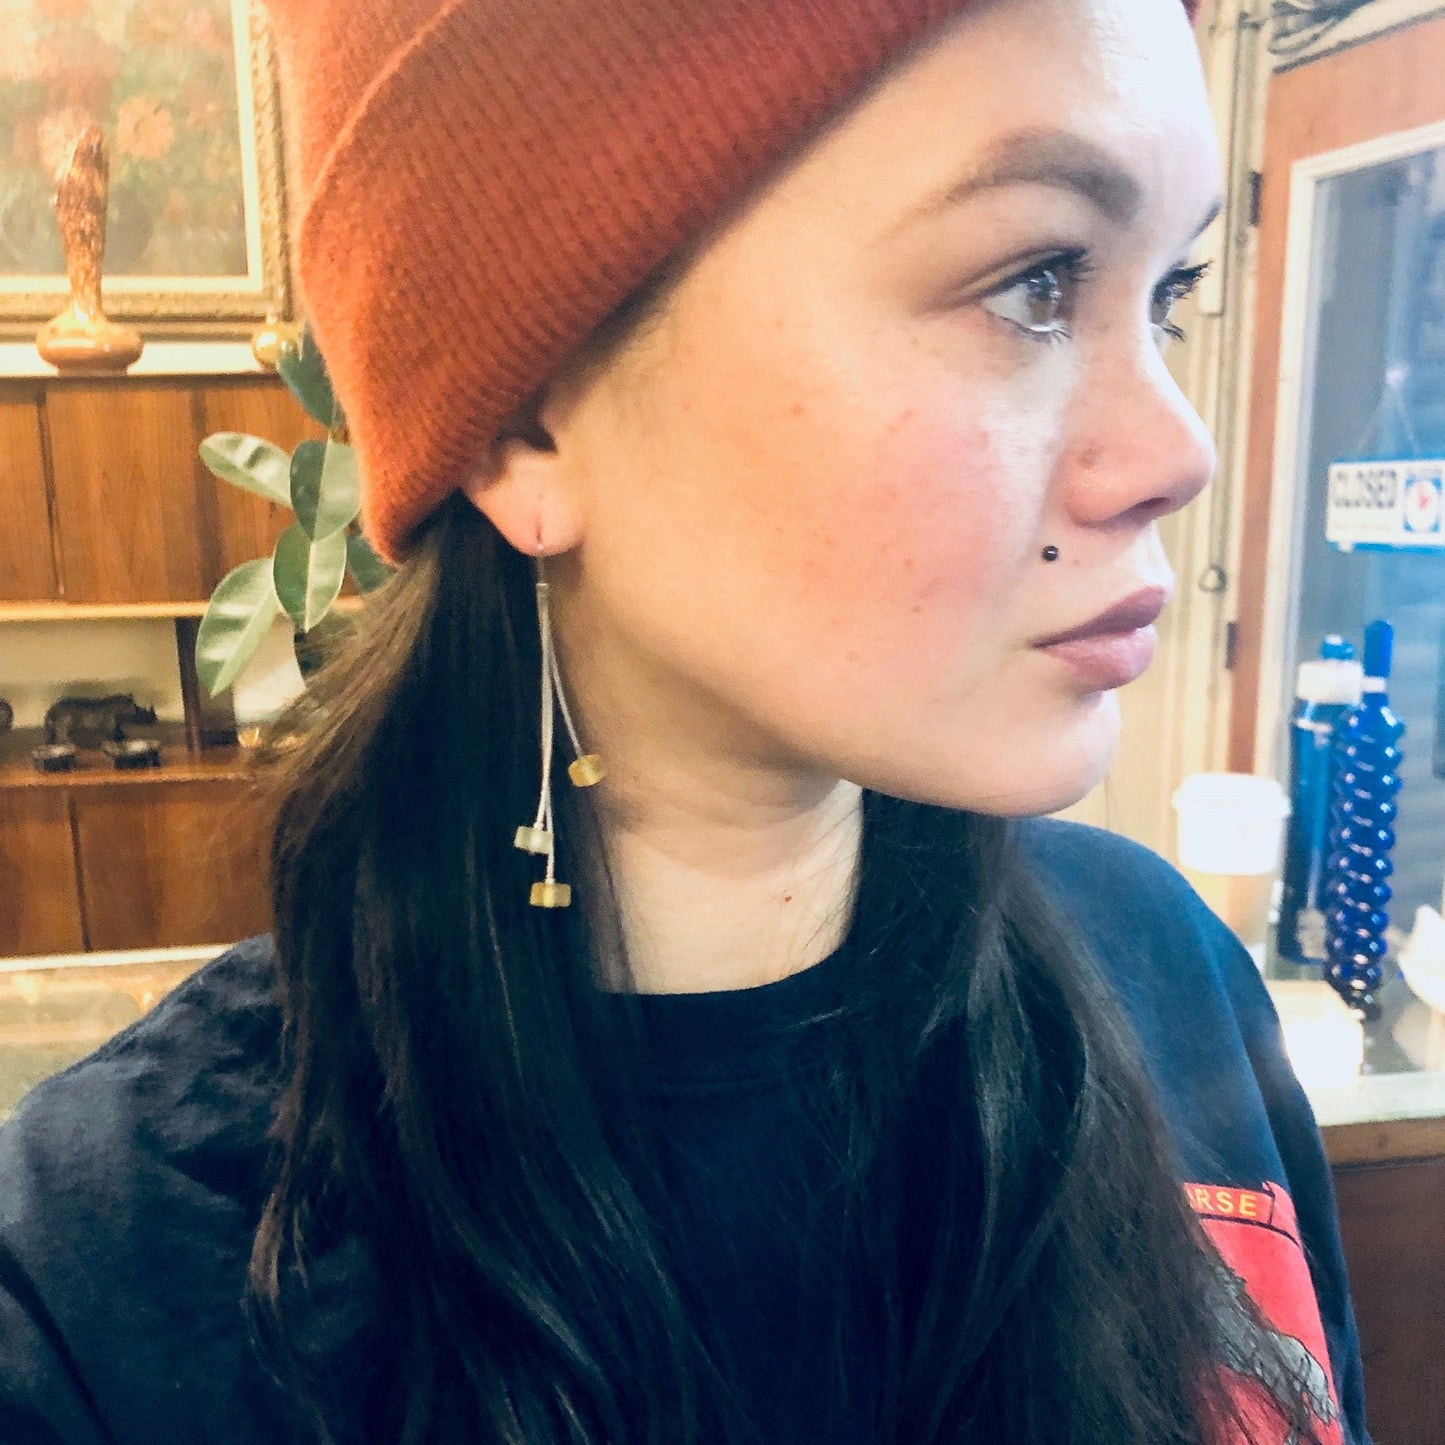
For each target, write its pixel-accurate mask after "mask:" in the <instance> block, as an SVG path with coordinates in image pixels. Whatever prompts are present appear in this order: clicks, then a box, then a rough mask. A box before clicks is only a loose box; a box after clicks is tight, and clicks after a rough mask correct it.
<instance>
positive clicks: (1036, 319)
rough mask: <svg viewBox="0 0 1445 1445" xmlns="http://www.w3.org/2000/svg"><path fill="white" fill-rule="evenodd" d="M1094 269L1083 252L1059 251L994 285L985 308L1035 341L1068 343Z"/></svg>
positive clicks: (985, 297)
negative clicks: (1083, 288)
mask: <svg viewBox="0 0 1445 1445" xmlns="http://www.w3.org/2000/svg"><path fill="white" fill-rule="evenodd" d="M1091 270H1092V267H1091V265H1090V263H1089V259H1088V256H1087V254H1086V253H1085V252H1084V251H1081V250H1080V251H1060V252H1058V253H1057V254H1056V255H1053V256H1046V257H1044V259H1043V260H1041V261H1036V262H1034V264H1033V265H1032V266H1030V267H1029V268H1028V269H1027V270H1025V271H1018V272H1015V273H1014V275H1012V276H1010V277H1008V278H1007V279H1006V280H1004V281H1003V282H1001V283H1000V284H999V285H998V286H995V287H994V289H993V290H992V291H990V292H989V293H988V294H987V295H986V296H984V297H983V305H984V308H985V309H986V310H987V311H989V312H991V313H992V314H993V315H994V316H997V317H998V318H999V319H1000V320H1001V321H1007V322H1008V323H1009V325H1011V326H1014V327H1017V328H1018V330H1020V331H1022V332H1023V333H1024V334H1025V335H1027V336H1031V337H1033V338H1035V339H1036V340H1039V341H1064V340H1067V338H1068V337H1069V335H1070V329H1069V328H1070V326H1071V325H1072V323H1073V319H1074V315H1075V313H1076V312H1077V310H1078V301H1079V289H1080V286H1081V285H1082V283H1083V280H1084V278H1085V277H1086V276H1087V275H1088V274H1089V273H1090V271H1091Z"/></svg>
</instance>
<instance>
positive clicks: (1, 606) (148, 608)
mask: <svg viewBox="0 0 1445 1445" xmlns="http://www.w3.org/2000/svg"><path fill="white" fill-rule="evenodd" d="M205 611H206V604H205V603H204V602H0V622H94V621H98V620H100V619H103V618H108V617H132V618H135V617H202V616H204V615H205Z"/></svg>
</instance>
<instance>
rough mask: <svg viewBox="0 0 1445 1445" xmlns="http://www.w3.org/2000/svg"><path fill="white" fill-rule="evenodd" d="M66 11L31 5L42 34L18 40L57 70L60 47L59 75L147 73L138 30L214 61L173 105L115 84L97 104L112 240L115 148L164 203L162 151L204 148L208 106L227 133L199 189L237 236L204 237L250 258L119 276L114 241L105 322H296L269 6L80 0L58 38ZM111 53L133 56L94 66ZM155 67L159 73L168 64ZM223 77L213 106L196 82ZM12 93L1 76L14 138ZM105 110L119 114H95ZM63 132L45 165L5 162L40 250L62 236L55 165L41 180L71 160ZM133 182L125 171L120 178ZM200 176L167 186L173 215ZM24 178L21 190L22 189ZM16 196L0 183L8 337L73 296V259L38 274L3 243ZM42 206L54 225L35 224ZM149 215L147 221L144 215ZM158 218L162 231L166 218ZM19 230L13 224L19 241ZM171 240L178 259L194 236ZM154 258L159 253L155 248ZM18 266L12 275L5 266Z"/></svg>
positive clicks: (241, 0)
mask: <svg viewBox="0 0 1445 1445" xmlns="http://www.w3.org/2000/svg"><path fill="white" fill-rule="evenodd" d="M56 9H57V7H56V6H55V5H54V4H53V3H52V4H50V5H47V6H42V5H40V4H34V5H33V11H34V14H35V16H36V17H37V18H36V20H35V24H34V26H33V33H32V34H30V35H25V34H21V35H20V36H19V44H20V45H21V46H22V47H23V46H24V45H25V44H26V43H27V42H28V43H30V44H32V45H35V46H37V47H39V46H42V45H43V44H49V46H50V48H51V55H50V57H49V61H48V64H49V73H52V74H53V73H54V71H55V69H56V68H57V62H56V59H55V56H56V52H57V50H58V54H59V64H60V65H61V66H62V67H63V65H64V63H65V62H66V60H67V59H68V58H69V57H71V56H74V57H75V59H76V63H77V65H79V64H80V63H81V62H82V60H88V61H89V62H90V63H91V65H92V66H93V67H94V68H95V70H96V73H98V74H99V75H100V77H101V81H102V83H103V81H104V78H105V76H106V74H107V73H110V74H111V75H112V76H113V75H114V72H115V69H116V68H117V67H119V66H124V67H127V68H128V69H124V70H122V71H121V74H136V73H140V74H145V73H146V72H145V71H144V70H141V71H139V72H137V70H136V64H137V62H136V44H135V40H134V37H133V36H131V35H130V34H129V33H128V32H129V30H131V29H134V28H135V27H136V26H140V25H148V26H150V27H151V32H154V33H156V34H158V35H163V38H164V42H165V45H166V49H165V51H164V54H165V56H166V57H167V58H173V57H175V56H176V55H177V54H180V55H181V56H182V57H183V58H184V54H185V52H184V49H183V44H184V41H185V40H186V38H187V37H188V36H192V35H193V36H195V38H196V39H197V41H198V43H199V42H201V41H204V42H205V43H206V44H207V46H208V48H209V51H210V54H209V55H208V56H207V57H206V63H207V65H208V66H209V67H210V69H209V70H203V69H202V68H201V66H200V64H199V62H198V64H197V66H196V67H195V74H194V75H191V76H190V77H189V79H188V80H187V82H186V83H187V84H188V86H189V92H188V94H189V100H188V99H187V97H186V95H185V94H182V93H181V90H180V81H177V82H176V84H177V90H176V93H175V94H174V95H168V94H166V93H165V91H164V80H162V82H160V83H159V84H155V85H152V86H151V93H149V94H144V95H137V94H134V93H133V94H131V96H130V98H129V99H128V100H127V101H126V102H124V103H122V104H119V105H117V99H116V93H114V92H118V90H119V83H118V82H117V83H116V86H115V87H114V92H107V93H106V95H105V100H104V103H103V105H101V104H98V103H97V104H94V105H93V109H92V118H93V119H94V120H95V122H96V123H99V124H100V125H101V127H102V129H103V130H104V131H105V132H106V139H107V142H108V144H109V145H110V146H111V147H112V152H111V155H112V159H111V207H112V222H111V230H112V233H114V231H115V220H114V217H115V214H116V210H115V207H116V200H117V196H116V186H117V164H116V162H117V154H116V147H117V141H121V142H123V143H125V144H123V145H122V147H121V150H122V155H121V157H120V158H121V160H122V162H123V165H124V164H127V163H129V162H131V161H132V159H133V158H134V157H136V156H137V155H138V156H139V157H140V159H138V160H134V165H133V169H134V170H136V171H140V170H141V168H142V166H144V168H145V170H144V176H145V179H146V180H147V181H149V183H150V193H151V194H152V195H154V194H156V193H157V190H158V188H159V187H164V186H165V185H166V184H167V178H166V176H165V170H164V166H165V157H164V156H158V155H157V154H156V152H157V150H158V149H159V148H160V147H161V146H166V147H169V148H170V149H172V150H173V151H176V152H179V151H180V150H181V149H182V147H183V146H190V147H192V149H194V145H195V143H196V130H195V120H196V117H197V114H198V109H199V108H204V111H205V117H204V118H207V119H210V120H212V121H213V122H215V123H216V132H217V133H216V135H215V136H213V137H212V140H211V150H210V151H209V152H208V153H207V161H206V172H207V173H206V178H205V179H204V180H200V179H197V180H196V190H197V191H198V192H199V191H201V190H203V189H204V191H205V199H206V202H207V204H209V205H210V206H211V207H212V210H213V211H214V210H215V209H216V208H219V209H220V211H221V212H222V214H223V215H224V216H225V217H226V218H227V219H228V221H229V225H230V230H229V231H228V232H225V231H223V230H222V229H221V228H219V227H216V226H212V227H211V229H210V230H209V231H207V232H205V233H204V234H206V235H207V236H217V237H219V240H218V241H217V250H218V251H219V250H221V249H223V248H225V249H227V251H228V254H230V255H232V256H234V257H235V258H236V259H240V260H241V264H240V265H233V266H230V267H222V268H220V269H219V270H217V271H216V272H215V273H214V274H184V275H182V274H175V273H174V272H172V273H170V274H166V272H165V271H164V270H162V269H160V268H154V269H150V270H142V271H135V270H131V271H125V270H113V269H112V267H111V257H110V246H109V245H108V247H107V258H106V265H105V270H104V274H103V282H102V290H103V297H104V303H105V309H106V312H107V314H108V315H110V316H111V318H112V319H115V320H123V321H128V322H130V323H132V324H133V325H138V326H140V327H141V328H142V329H143V330H145V331H146V332H147V333H148V334H162V335H163V334H187V333H191V334H195V333H204V334H206V335H210V336H223V335H234V336H241V335H249V334H250V332H251V331H253V330H254V329H255V327H256V325H257V324H258V323H260V322H262V321H264V320H265V319H266V318H267V317H268V316H277V317H281V318H290V317H291V315H292V306H293V299H292V282H291V274H290V264H289V255H288V250H287V239H286V237H287V211H286V184H285V140H284V136H283V129H282V117H281V94H280V84H279V74H278V69H277V63H276V56H275V51H274V48H273V45H272V41H271V37H270V33H269V30H268V28H267V25H266V21H265V17H264V15H263V13H262V11H261V9H260V7H259V5H258V4H256V3H254V0H201V3H200V4H198V3H197V0H70V3H69V4H68V6H66V7H65V10H66V12H67V13H66V14H65V17H64V21H63V23H64V24H65V25H67V26H69V27H70V28H69V29H68V30H64V31H61V32H60V34H59V36H58V37H57V34H56V31H57V30H58V29H59V26H60V23H62V22H56V21H53V20H51V19H50V18H49V15H50V14H52V13H54V12H55V10H56ZM42 11H44V12H47V13H42ZM22 12H23V7H22ZM137 17H139V19H138V18H137ZM226 22H229V27H230V33H229V35H225V34H224V33H222V32H221V30H220V29H219V28H220V27H223V26H224V25H225V23H226ZM86 26H90V27H93V28H94V29H95V31H96V32H97V35H96V40H95V47H94V49H93V50H87V45H86V40H87V35H86V31H85V29H84V27H86ZM167 26H170V27H171V31H166V30H165V27H167ZM47 27H48V28H47ZM17 28H19V27H17ZM151 32H146V33H151ZM171 32H174V33H171ZM122 37H124V39H125V41H126V43H125V44H124V46H123V47H122V46H121V45H120V44H119V43H118V41H119V40H120V38H122ZM158 45H159V41H158ZM227 45H228V46H229V50H230V56H231V58H232V63H231V65H230V67H229V68H227V67H226V66H225V59H226V56H225V53H224V50H223V48H222V47H225V46H227ZM107 46H109V47H110V49H111V50H120V51H121V53H122V54H123V57H124V58H123V60H121V61H117V62H115V63H114V64H113V65H112V67H111V70H110V72H107V70H106V69H105V67H104V66H103V65H100V64H98V63H97V62H96V61H95V60H94V54H95V53H100V54H101V55H102V56H103V57H104V56H106V55H108V54H109V51H108V50H107V49H106V47H107ZM19 53H20V56H21V58H20V60H19V61H18V62H14V63H12V65H11V67H10V68H11V72H12V74H13V73H15V71H16V69H17V66H18V65H23V63H24V54H23V52H19ZM159 53H160V52H159V50H158V54H159ZM37 54H39V55H40V59H38V60H37V62H36V67H37V69H40V67H41V66H42V65H44V64H46V58H45V56H44V54H43V51H37ZM0 69H3V68H0ZM154 69H155V70H159V65H157V67H155V68H154ZM218 73H226V74H228V75H230V76H233V77H234V90H235V93H234V96H230V95H223V96H222V97H221V98H220V99H219V100H214V99H213V98H212V97H210V96H208V95H207V93H206V90H205V88H204V87H203V86H200V85H198V83H197V77H200V76H204V75H206V74H218ZM90 79H91V76H90V74H89V73H86V72H81V73H80V75H79V78H78V80H76V81H73V82H72V83H71V86H70V93H75V92H76V91H77V90H81V89H83V87H84V83H85V82H86V81H87V80H90ZM14 93H15V94H17V95H18V94H27V95H33V94H34V86H32V87H31V88H30V90H29V91H28V92H20V91H18V90H17V91H15V92H14ZM57 93H59V94H64V92H58V91H57ZM97 93H98V88H97V87H96V85H95V84H94V83H92V84H91V94H92V95H95V94H97ZM6 94H7V92H6V90H5V88H4V76H3V74H0V132H3V131H4V129H5V125H6V121H7V117H6V116H5V114H4V107H5V105H6ZM233 102H234V103H233ZM187 105H189V107H190V110H189V118H188V119H187V118H186V117H185V116H184V115H182V112H183V111H184V110H185V107H186V106H187ZM102 109H103V110H105V111H106V112H108V113H106V114H95V111H97V110H102ZM127 112H128V113H127ZM59 114H60V115H62V116H67V117H68V118H69V119H70V120H72V121H74V120H77V119H79V118H81V117H82V115H83V111H82V110H81V109H79V108H77V107H74V106H71V107H69V108H68V110H61V111H60V112H59ZM218 116H219V120H217V117H218ZM47 118H48V117H47ZM47 118H43V119H42V120H41V121H40V122H39V125H38V127H36V123H35V121H34V119H33V114H32V116H31V117H27V118H23V119H25V120H26V121H27V123H29V124H31V125H32V127H36V128H37V130H38V134H39V136H40V140H41V141H44V140H45V139H47V137H46V135H45V132H44V129H43V127H44V123H45V119H47ZM9 121H10V128H11V130H12V132H14V133H15V134H16V137H17V138H16V139H15V141H14V144H13V145H12V153H13V154H15V155H23V153H24V145H23V142H24V140H25V137H24V136H23V135H21V134H20V133H19V130H18V125H19V123H20V122H19V121H17V119H16V117H14V116H12V117H9ZM232 122H233V123H234V130H232V128H231V125H232ZM59 124H60V123H59V122H58V121H57V122H54V123H52V126H51V135H50V137H49V140H50V151H51V155H50V156H49V157H43V156H42V155H41V154H40V150H41V148H40V146H39V143H37V145H36V159H35V161H34V162H33V163H32V165H31V169H30V173H29V174H28V175H21V174H20V172H19V169H18V163H17V161H15V160H13V159H12V160H10V161H9V162H0V182H4V181H5V180H6V179H7V177H6V172H5V165H6V164H8V165H9V166H10V167H11V170H12V175H11V176H10V177H9V179H10V181H11V182H12V184H11V186H10V193H9V203H10V204H11V206H13V207H15V208H17V209H18V210H19V212H20V215H21V221H22V223H23V224H22V226H21V227H20V229H21V230H23V231H24V232H25V234H26V235H27V236H29V237H31V238H32V241H33V245H32V251H31V254H34V253H35V251H36V250H37V249H38V248H39V246H40V245H41V244H48V241H49V236H48V234H44V233H42V231H41V228H42V227H43V226H44V225H47V224H48V226H49V228H50V231H51V232H53V231H54V230H55V220H54V209H53V202H52V200H51V199H50V197H53V187H52V188H51V192H50V195H49V196H46V197H44V198H43V200H42V198H41V197H40V195H39V192H38V186H37V181H36V176H37V175H43V174H47V173H48V172H49V171H50V169H51V168H50V167H49V166H47V167H45V169H44V170H43V171H42V170H40V168H39V166H40V161H41V160H42V159H49V160H51V161H53V159H54V157H55V156H56V155H58V154H59V153H60V152H59V151H58V150H57V147H56V132H57V130H58V127H59ZM147 127H148V129H147ZM188 127H189V128H188ZM233 143H234V149H233ZM126 145H128V147H129V149H128V151H127V150H126ZM223 153H224V162H223V163H220V164H217V163H215V162H214V161H213V159H212V157H214V156H215V155H218V154H223ZM124 174H125V171H124V170H123V171H122V176H124ZM218 174H219V177H220V179H219V180H217V175H218ZM189 175H191V173H189V172H188V173H187V175H180V176H173V177H171V178H170V179H171V181H172V182H173V184H172V185H171V189H170V192H169V196H168V200H167V210H166V212H165V214H166V215H169V214H170V213H172V212H174V211H175V210H176V209H177V208H179V211H180V212H181V214H182V216H184V213H185V207H186V203H187V200H188V194H187V192H186V190H185V189H184V187H185V185H186V184H187V177H188V176H189ZM17 176H18V177H19V182H17V181H16V177H17ZM157 176H159V177H160V179H159V180H158V181H157V180H156V179H155V178H156V177H157ZM212 182H215V183H214V184H212ZM21 183H23V184H24V186H25V187H27V189H26V190H25V191H24V192H23V193H20V192H17V185H18V184H21ZM218 192H219V193H218ZM6 199H7V196H6V192H5V190H4V188H3V186H0V331H3V332H4V333H5V334H9V335H12V336H14V335H17V334H19V335H24V334H26V333H27V330H31V331H33V327H34V326H37V325H39V324H40V323H41V322H44V321H45V320H47V319H48V318H50V317H51V316H53V315H55V314H56V313H57V312H59V311H60V310H61V309H62V308H63V307H64V306H65V304H66V302H67V299H68V295H69V287H68V283H67V281H66V277H65V274H64V269H63V262H62V263H61V264H60V266H59V269H57V270H53V271H52V270H46V271H37V272H33V273H27V272H26V271H25V270H24V269H21V268H20V266H19V265H18V264H17V260H16V258H17V255H19V256H21V258H22V260H23V259H24V253H23V251H19V250H17V248H16V247H14V246H13V245H12V246H10V247H9V248H7V247H6V245H5V235H6V233H5V231H4V221H5V219H6V217H5V214H4V211H3V205H4V203H5V201H6ZM42 207H43V210H44V214H43V215H41V214H38V212H39V211H40V210H41V209H42ZM132 209H133V210H134V209H135V208H134V207H132ZM141 219H142V221H144V220H146V219H147V218H146V217H144V216H142V217H141ZM161 219H162V224H164V216H162V218H161ZM15 229H16V228H15V227H13V226H12V228H11V232H12V234H13V231H14V230H15ZM158 233H159V228H158V227H157V225H156V224H154V223H152V225H151V228H150V232H149V234H150V235H151V236H152V237H154V236H155V235H156V234H158ZM169 242H170V245H171V249H172V252H173V253H174V252H175V251H176V250H177V249H178V248H180V247H182V246H183V245H184V236H183V234H182V233H181V232H180V231H177V232H176V234H175V235H173V236H171V237H170V238H169ZM238 248H239V249H238ZM151 249H153V250H154V249H159V248H157V247H155V246H154V245H151ZM7 265H8V266H9V267H10V269H9V270H6V269H5V268H6V266H7Z"/></svg>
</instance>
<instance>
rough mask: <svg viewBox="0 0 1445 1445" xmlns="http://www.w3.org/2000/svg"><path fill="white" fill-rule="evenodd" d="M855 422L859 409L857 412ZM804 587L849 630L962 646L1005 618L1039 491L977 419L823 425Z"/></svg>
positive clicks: (929, 417)
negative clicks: (976, 631)
mask: <svg viewBox="0 0 1445 1445" xmlns="http://www.w3.org/2000/svg"><path fill="white" fill-rule="evenodd" d="M854 416H855V418H856V416H857V413H856V412H855V413H854ZM819 431H821V433H822V434H823V435H826V436H828V437H829V438H830V441H831V444H824V445H820V444H819V443H818V433H817V432H815V436H814V449H813V456H814V458H815V461H814V464H813V467H812V468H811V469H810V472H811V477H812V481H813V483H814V489H815V491H816V497H817V500H816V503H815V506H814V508H813V510H812V515H811V517H810V519H809V525H808V527H807V528H806V529H805V530H804V531H803V532H802V533H801V534H800V536H799V539H798V540H799V546H798V557H797V576H798V579H799V584H800V590H802V591H803V592H804V593H805V594H806V595H808V596H811V597H812V598H814V599H815V600H823V599H826V600H827V603H828V605H829V608H830V611H831V612H832V613H833V615H834V616H835V617H837V618H838V619H839V620H840V621H842V620H843V619H845V618H846V619H848V622H849V625H850V627H851V628H852V629H854V630H855V631H857V630H860V629H861V630H865V631H867V632H872V633H875V634H877V633H880V632H881V633H883V634H884V640H885V641H886V637H887V635H888V634H890V633H891V634H892V635H893V636H894V637H895V638H897V637H900V636H901V635H902V634H903V633H905V632H906V633H911V634H914V635H919V634H928V635H931V636H933V637H934V638H936V639H938V640H940V641H941V640H943V639H945V638H949V637H952V638H957V637H958V636H959V635H960V633H966V632H967V631H969V630H972V629H973V628H974V627H975V626H978V627H980V628H991V627H993V626H995V625H996V624H997V623H998V622H999V621H1000V620H1001V617H1002V614H1003V613H1005V612H1006V611H1007V608H1008V604H1009V601H1010V597H1011V594H1012V591H1013V588H1014V585H1015V579H1017V577H1018V576H1019V573H1020V561H1021V557H1022V555H1023V553H1024V552H1025V551H1026V550H1027V548H1028V547H1029V546H1030V545H1031V538H1032V535H1033V532H1034V530H1035V529H1036V526H1037V508H1038V505H1039V495H1040V493H1041V486H1040V485H1037V484H1036V483H1035V479H1034V478H1031V477H1028V476H1023V475H1020V468H1019V464H1018V459H1017V457H1016V456H1013V455H1010V456H1007V457H1006V455H1005V452H1006V450H1007V449H1006V448H1005V447H1004V446H1003V445H1002V444H1001V440H1000V437H999V436H998V434H997V433H996V432H995V430H994V429H993V428H991V427H990V426H989V425H987V424H986V423H984V422H982V421H980V420H979V419H978V417H977V416H976V415H970V416H961V415H959V414H958V411H957V408H956V407H955V408H954V409H953V411H952V412H949V411H947V410H940V409H932V410H930V409H927V408H925V407H924V406H922V405H920V404H914V405H904V406H901V407H899V408H897V409H895V410H894V411H893V412H892V413H891V415H889V416H888V417H887V418H886V419H885V420H883V421H882V422H881V423H880V424H877V425H875V426H874V427H872V428H859V429H858V430H853V431H847V430H844V429H842V428H833V429H826V430H824V429H819Z"/></svg>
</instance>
